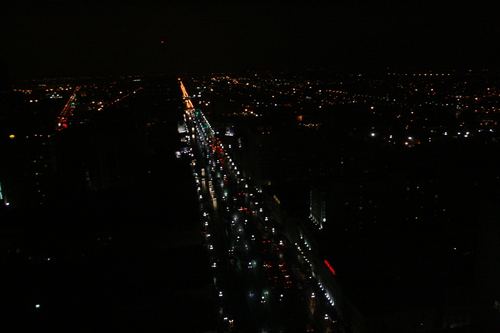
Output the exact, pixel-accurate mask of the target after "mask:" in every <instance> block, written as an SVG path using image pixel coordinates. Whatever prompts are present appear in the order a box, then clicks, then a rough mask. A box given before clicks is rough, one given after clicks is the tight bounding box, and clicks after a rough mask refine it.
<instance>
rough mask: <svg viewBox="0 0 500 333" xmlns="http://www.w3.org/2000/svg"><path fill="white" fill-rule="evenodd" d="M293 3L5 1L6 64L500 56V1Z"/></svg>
mask: <svg viewBox="0 0 500 333" xmlns="http://www.w3.org/2000/svg"><path fill="white" fill-rule="evenodd" d="M269 2H271V1H269ZM293 3H295V2H290V4H286V3H285V2H279V4H276V3H275V2H273V4H265V3H264V2H240V1H232V2H212V1H210V2H205V3H200V2H195V1H182V3H179V4H170V1H163V2H162V3H158V2H157V1H126V0H124V1H80V2H70V1H21V0H17V1H11V0H8V1H7V2H6V4H5V5H2V6H3V7H2V9H1V11H0V17H1V35H0V36H1V38H2V39H3V40H4V43H2V44H3V48H4V50H3V51H2V56H1V58H0V59H1V62H0V66H2V67H3V69H2V72H4V73H7V74H8V76H10V77H12V78H18V77H25V78H31V77H34V78H36V77H58V76H87V75H92V76H93V75H110V74H111V75H115V74H119V75H128V74H151V73H169V74H175V75H177V74H181V73H186V72H187V73H200V72H207V73H209V72H216V71H233V70H245V69H250V70H289V69H292V70H293V69H306V68H333V69H347V70H352V71H363V70H366V69H370V68H376V67H386V66H390V67H404V68H408V67H411V68H413V67H416V68H426V67H429V68H435V67H441V66H445V67H456V66H458V67H490V68H491V67H496V66H498V59H499V58H500V56H499V49H500V48H499V45H500V43H499V42H500V29H499V28H498V26H499V25H498V23H497V20H498V18H497V15H498V14H499V13H500V4H499V3H498V1H496V2H495V1H489V3H487V4H486V3H485V2H472V1H470V4H469V6H466V5H463V4H461V5H458V4H457V2H456V1H455V2H452V1H448V2H441V1H434V2H430V1H419V2H418V4H415V5H409V4H408V3H407V2H405V1H402V2H400V3H399V4H395V5H394V4H393V5H392V6H387V5H384V2H378V1H364V2H359V1H357V2H356V1H329V2H328V4H326V5H325V4H324V2H317V1H307V2H306V4H301V5H300V4H293Z"/></svg>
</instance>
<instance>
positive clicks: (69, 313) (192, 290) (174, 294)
mask: <svg viewBox="0 0 500 333" xmlns="http://www.w3.org/2000/svg"><path fill="white" fill-rule="evenodd" d="M168 170H169V172H168V173H164V174H163V175H170V176H158V177H155V176H153V177H151V178H150V179H145V180H144V182H143V183H142V185H140V186H136V187H134V188H131V189H128V190H127V191H125V190H123V189H120V190H109V191H103V192H99V193H94V194H92V195H88V196H86V197H78V198H70V199H67V200H65V202H61V203H58V204H53V205H51V206H50V207H45V208H39V209H36V210H28V211H26V210H25V211H22V210H16V211H3V212H2V213H1V218H2V224H1V226H0V228H1V229H2V230H1V238H0V241H1V242H2V247H3V249H4V250H5V251H2V257H1V262H0V264H1V266H0V267H1V271H0V284H1V286H2V288H0V293H1V294H0V314H1V315H0V316H1V317H2V318H3V319H2V320H0V330H1V331H3V332H35V331H36V332H38V331H40V330H42V331H47V330H49V331H66V332H97V331H122V332H123V331H134V332H139V331H142V332H156V331H163V332H164V331H183V332H204V331H210V330H212V329H214V327H215V320H216V318H217V316H216V313H215V309H216V308H215V306H214V305H213V304H212V297H213V295H212V289H211V288H210V286H211V279H212V278H211V274H210V270H209V266H208V265H209V261H208V259H207V257H206V256H207V254H206V250H205V248H204V247H203V246H202V245H201V238H200V233H199V225H198V223H199V217H198V212H197V206H196V201H195V199H194V198H193V193H194V191H192V188H191V187H190V184H191V183H192V179H190V178H189V172H188V170H189V169H188V166H187V165H185V164H184V161H180V160H172V163H169V164H168ZM63 201H64V200H63Z"/></svg>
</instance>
